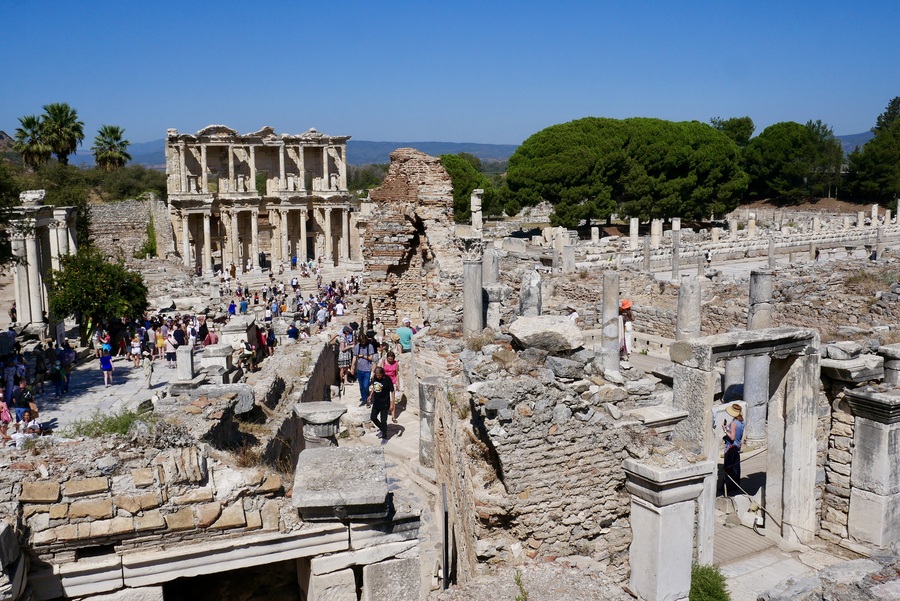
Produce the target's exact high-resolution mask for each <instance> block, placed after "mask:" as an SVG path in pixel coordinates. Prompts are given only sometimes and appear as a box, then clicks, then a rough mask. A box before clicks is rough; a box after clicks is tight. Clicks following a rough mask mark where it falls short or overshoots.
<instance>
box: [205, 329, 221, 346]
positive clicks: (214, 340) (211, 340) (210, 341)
mask: <svg viewBox="0 0 900 601" xmlns="http://www.w3.org/2000/svg"><path fill="white" fill-rule="evenodd" d="M214 344H219V335H218V334H216V330H215V328H209V330H208V331H207V332H206V338H204V339H203V346H212V345H214Z"/></svg>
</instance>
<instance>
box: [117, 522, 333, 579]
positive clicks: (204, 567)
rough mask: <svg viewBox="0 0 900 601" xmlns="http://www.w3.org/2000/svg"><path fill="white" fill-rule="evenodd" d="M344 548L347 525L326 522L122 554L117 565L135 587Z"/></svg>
mask: <svg viewBox="0 0 900 601" xmlns="http://www.w3.org/2000/svg"><path fill="white" fill-rule="evenodd" d="M348 547H349V536H348V535H347V527H346V526H344V525H342V524H327V525H322V526H309V527H306V528H304V529H303V530H301V531H299V532H288V533H282V532H275V533H266V534H254V535H247V534H246V533H244V534H242V535H241V536H239V537H236V538H229V539H226V540H221V539H220V540H216V541H214V542H203V543H200V544H195V545H183V546H170V547H168V548H166V550H165V551H152V552H149V553H148V552H143V553H140V552H139V553H126V554H124V555H122V569H123V575H124V581H125V586H131V587H139V586H148V585H153V584H161V583H163V582H170V581H172V580H175V579H176V578H192V577H194V576H200V575H202V574H217V573H220V572H228V571H231V570H238V569H241V568H249V567H253V566H258V565H265V564H269V563H274V562H278V561H287V560H291V559H299V558H301V557H311V556H315V555H321V554H323V553H335V552H338V551H346V550H347V549H348Z"/></svg>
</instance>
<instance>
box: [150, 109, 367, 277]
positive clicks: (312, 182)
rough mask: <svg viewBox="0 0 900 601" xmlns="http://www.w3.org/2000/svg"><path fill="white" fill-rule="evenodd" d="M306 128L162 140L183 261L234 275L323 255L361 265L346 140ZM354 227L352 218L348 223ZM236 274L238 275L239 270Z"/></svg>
mask: <svg viewBox="0 0 900 601" xmlns="http://www.w3.org/2000/svg"><path fill="white" fill-rule="evenodd" d="M348 139H349V136H328V135H325V134H322V133H319V132H317V131H316V130H314V129H310V130H309V131H307V132H305V133H302V134H298V135H290V134H281V135H277V134H276V133H275V130H274V129H272V128H271V127H264V128H262V129H261V130H259V131H257V132H253V133H249V134H244V135H240V134H238V133H237V132H236V131H235V130H233V129H230V128H228V127H225V126H224V125H210V126H208V127H205V128H204V129H201V130H200V131H198V132H197V133H196V134H179V133H178V130H175V129H170V130H168V134H167V137H166V175H167V176H168V196H169V207H170V212H171V217H172V225H173V228H174V230H175V236H176V239H177V240H176V242H177V248H178V249H179V251H180V252H181V255H182V259H183V261H184V264H185V265H186V266H189V267H195V268H196V267H200V268H202V269H203V271H208V270H210V269H217V268H224V269H226V270H227V269H228V268H229V267H230V265H231V264H232V263H234V265H235V266H236V267H237V270H238V272H241V271H242V270H246V269H251V270H258V269H260V268H261V267H265V266H271V265H275V264H282V265H287V264H288V263H289V262H290V259H291V257H294V256H296V257H297V259H298V260H299V261H304V260H307V259H310V258H314V259H318V258H321V259H322V260H323V261H324V262H326V263H328V264H337V263H341V264H343V263H347V262H349V261H351V260H356V261H358V260H359V255H360V251H359V246H358V237H353V238H354V239H355V240H356V241H357V242H356V243H355V244H354V243H352V240H351V238H352V236H351V207H350V196H349V194H348V193H347V140H348ZM352 225H353V227H354V228H355V220H353V224H352ZM242 268H243V269H242Z"/></svg>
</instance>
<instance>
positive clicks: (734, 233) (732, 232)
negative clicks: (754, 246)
mask: <svg viewBox="0 0 900 601" xmlns="http://www.w3.org/2000/svg"><path fill="white" fill-rule="evenodd" d="M728 237H729V238H731V241H732V242H734V241H735V240H737V239H738V222H737V219H729V220H728Z"/></svg>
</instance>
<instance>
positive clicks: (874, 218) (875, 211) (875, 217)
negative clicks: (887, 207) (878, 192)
mask: <svg viewBox="0 0 900 601" xmlns="http://www.w3.org/2000/svg"><path fill="white" fill-rule="evenodd" d="M876 225H878V205H877V204H874V205H872V227H875V226H876Z"/></svg>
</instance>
